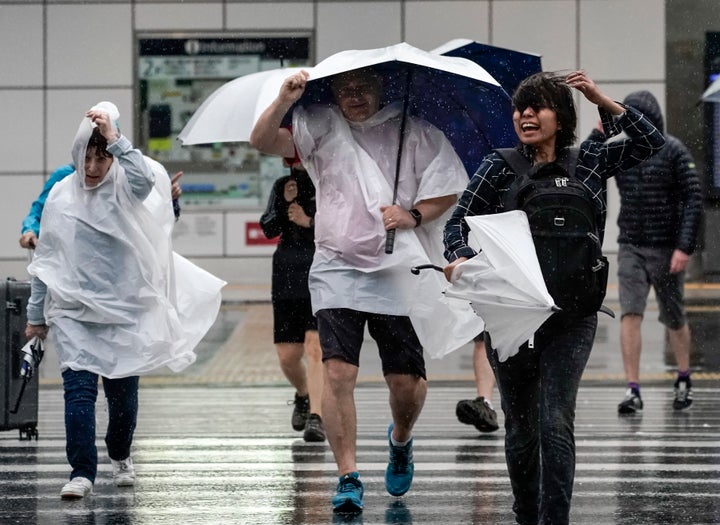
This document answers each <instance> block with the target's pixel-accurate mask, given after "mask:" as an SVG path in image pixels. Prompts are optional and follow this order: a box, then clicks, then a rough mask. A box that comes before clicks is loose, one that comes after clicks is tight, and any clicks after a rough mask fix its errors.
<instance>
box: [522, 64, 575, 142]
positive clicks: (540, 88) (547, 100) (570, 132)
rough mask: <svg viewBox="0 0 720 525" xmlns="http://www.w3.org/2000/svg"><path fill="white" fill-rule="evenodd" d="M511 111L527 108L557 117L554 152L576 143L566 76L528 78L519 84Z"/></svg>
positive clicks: (572, 107)
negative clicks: (548, 110)
mask: <svg viewBox="0 0 720 525" xmlns="http://www.w3.org/2000/svg"><path fill="white" fill-rule="evenodd" d="M512 102H513V107H514V108H515V109H517V110H518V111H520V112H522V111H524V110H525V108H527V107H531V108H533V110H535V111H537V110H538V109H540V108H549V109H552V110H554V111H555V113H556V114H557V120H558V123H559V124H560V129H559V130H558V133H557V143H556V145H555V149H556V151H560V150H562V149H565V148H569V147H570V146H572V145H573V144H574V143H575V140H576V138H577V137H576V136H575V128H576V127H577V114H576V113H575V102H574V100H573V95H572V90H571V89H570V86H568V84H567V82H566V81H565V75H559V74H557V73H550V72H544V71H543V72H541V73H535V74H534V75H530V76H529V77H527V78H526V79H525V80H523V81H522V82H520V85H519V86H518V87H517V89H516V90H515V93H514V94H513V97H512Z"/></svg>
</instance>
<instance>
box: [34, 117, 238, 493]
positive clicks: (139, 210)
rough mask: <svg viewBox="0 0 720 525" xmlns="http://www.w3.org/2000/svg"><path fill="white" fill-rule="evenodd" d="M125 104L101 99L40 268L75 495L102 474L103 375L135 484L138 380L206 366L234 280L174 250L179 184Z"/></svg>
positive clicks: (125, 465) (58, 194) (47, 225)
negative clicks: (227, 285)
mask: <svg viewBox="0 0 720 525" xmlns="http://www.w3.org/2000/svg"><path fill="white" fill-rule="evenodd" d="M113 108H114V105H112V104H110V103H101V104H99V105H98V106H96V107H94V108H93V109H91V110H89V111H88V112H87V113H86V118H84V119H83V121H82V122H81V124H80V127H79V129H78V132H77V135H76V137H75V141H74V143H73V149H72V158H73V163H74V165H75V166H76V171H75V172H74V173H73V174H71V175H70V176H68V177H66V178H65V179H63V180H62V181H60V182H58V183H57V184H55V186H54V187H53V188H52V190H51V192H50V195H49V196H48V199H47V202H46V203H45V207H44V210H43V215H42V234H41V236H40V239H39V242H38V245H37V248H36V251H35V254H34V257H33V261H32V263H31V264H30V266H29V267H28V272H29V273H30V275H31V276H32V294H31V298H30V301H29V302H28V325H27V327H26V330H25V334H26V336H27V337H28V338H29V339H30V338H32V337H39V338H40V339H45V336H46V335H48V336H49V340H50V341H51V343H53V344H54V346H55V349H56V352H57V355H58V358H59V360H60V365H61V369H62V377H63V387H64V390H65V431H66V439H67V444H66V451H67V456H68V461H69V463H70V465H71V467H72V473H71V475H70V481H69V482H68V483H67V484H66V485H65V486H64V487H63V488H62V490H61V493H60V494H61V497H63V498H80V497H83V496H85V495H87V494H88V493H89V492H91V490H92V486H93V483H94V480H95V476H96V473H97V449H96V447H95V401H96V398H97V391H98V386H97V383H98V376H100V377H102V379H103V387H104V391H105V396H106V398H107V402H108V419H109V421H108V428H107V433H106V436H105V442H106V444H107V449H108V455H109V456H110V459H111V461H112V465H113V478H114V482H115V484H116V485H118V486H127V485H132V484H133V483H134V481H135V471H134V467H133V464H132V460H131V458H130V446H131V443H132V437H133V432H134V429H135V425H136V421H137V408H138V375H140V374H147V373H149V372H152V371H154V370H158V369H160V368H162V367H165V366H167V367H169V368H170V369H171V370H173V371H176V372H177V371H180V370H182V369H184V368H185V367H187V366H188V365H190V364H191V363H193V362H194V361H195V357H196V356H195V353H194V351H193V349H194V347H195V346H196V345H197V343H198V342H199V340H200V339H201V338H202V337H203V335H204V334H205V333H206V332H207V330H208V329H209V328H210V326H211V325H212V323H213V321H214V319H215V317H216V315H217V311H218V308H219V306H220V289H221V288H222V286H223V285H224V283H223V282H222V281H220V280H219V279H217V278H215V277H213V276H212V275H210V274H208V273H207V272H205V271H203V270H201V269H200V268H197V267H196V266H194V265H192V264H191V263H190V262H188V261H186V260H184V259H182V258H181V257H179V256H177V255H176V254H173V252H172V245H171V240H170V232H171V229H172V226H171V225H172V223H173V222H174V217H173V214H172V207H171V204H170V203H171V196H170V180H169V178H168V177H167V174H165V175H163V176H159V177H157V178H156V177H155V175H154V173H153V168H154V169H156V170H158V171H164V170H160V168H161V166H159V165H157V163H154V162H153V161H150V160H146V159H145V158H143V155H142V153H141V152H140V151H139V150H137V149H133V147H132V144H131V143H130V141H129V140H128V139H127V138H126V137H124V136H122V135H120V133H119V130H118V129H117V126H116V123H115V122H114V121H113V119H112V118H111V116H110V113H109V110H112V109H113ZM151 166H152V168H151ZM175 279H177V282H178V283H179V286H177V287H176V284H175ZM190 286H192V287H193V288H190ZM193 302H195V304H193Z"/></svg>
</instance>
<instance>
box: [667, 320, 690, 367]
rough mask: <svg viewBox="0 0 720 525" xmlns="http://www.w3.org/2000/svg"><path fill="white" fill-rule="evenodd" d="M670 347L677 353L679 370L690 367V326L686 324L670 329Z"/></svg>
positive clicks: (676, 358) (676, 359)
mask: <svg viewBox="0 0 720 525" xmlns="http://www.w3.org/2000/svg"><path fill="white" fill-rule="evenodd" d="M668 338H669V340H670V348H672V351H673V353H674V354H675V361H676V362H677V368H678V370H683V371H684V370H688V369H689V368H690V327H689V326H688V325H687V323H686V324H685V326H682V327H680V328H678V329H677V330H668Z"/></svg>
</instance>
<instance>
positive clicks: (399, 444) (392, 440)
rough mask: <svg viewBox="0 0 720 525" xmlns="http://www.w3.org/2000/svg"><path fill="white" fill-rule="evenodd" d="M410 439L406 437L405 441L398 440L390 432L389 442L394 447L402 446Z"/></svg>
mask: <svg viewBox="0 0 720 525" xmlns="http://www.w3.org/2000/svg"><path fill="white" fill-rule="evenodd" d="M410 439H412V436H410ZM410 439H408V440H407V441H398V440H397V439H395V438H394V437H393V435H392V433H391V434H390V443H392V444H393V446H394V447H404V446H405V445H407V444H408V443H410Z"/></svg>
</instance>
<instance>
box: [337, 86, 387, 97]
mask: <svg viewBox="0 0 720 525" xmlns="http://www.w3.org/2000/svg"><path fill="white" fill-rule="evenodd" d="M376 92H377V87H376V86H374V85H373V84H357V85H349V86H342V87H339V88H337V89H335V90H334V93H335V96H336V97H337V98H338V99H340V98H359V97H363V96H365V95H371V94H374V93H376Z"/></svg>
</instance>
